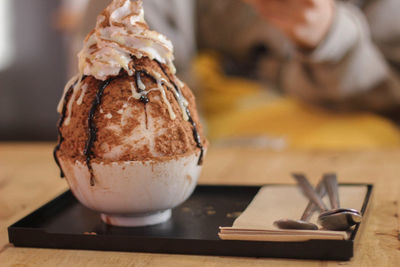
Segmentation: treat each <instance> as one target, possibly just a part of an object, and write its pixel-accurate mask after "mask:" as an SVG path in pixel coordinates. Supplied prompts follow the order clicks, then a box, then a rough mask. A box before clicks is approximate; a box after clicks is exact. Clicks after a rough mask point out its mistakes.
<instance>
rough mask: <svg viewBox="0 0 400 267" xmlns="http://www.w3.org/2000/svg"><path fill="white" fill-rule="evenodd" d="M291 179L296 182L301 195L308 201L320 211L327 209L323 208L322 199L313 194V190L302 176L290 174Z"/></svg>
mask: <svg viewBox="0 0 400 267" xmlns="http://www.w3.org/2000/svg"><path fill="white" fill-rule="evenodd" d="M292 175H293V178H294V179H295V180H296V181H297V184H298V185H299V186H300V188H301V189H302V190H303V193H304V194H305V195H306V196H307V197H308V198H309V199H310V201H312V202H314V204H315V205H317V207H318V208H319V209H320V211H326V210H327V207H326V206H325V204H324V202H322V199H321V198H320V197H319V196H318V194H317V193H316V192H315V190H314V188H313V187H312V185H311V184H310V182H309V181H308V180H307V178H306V177H305V176H304V175H303V174H296V173H295V174H292Z"/></svg>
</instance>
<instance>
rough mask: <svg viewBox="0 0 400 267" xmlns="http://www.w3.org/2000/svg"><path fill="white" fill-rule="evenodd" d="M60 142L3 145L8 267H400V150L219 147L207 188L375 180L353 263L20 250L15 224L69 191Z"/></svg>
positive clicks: (2, 233)
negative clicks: (296, 174) (303, 178)
mask: <svg viewBox="0 0 400 267" xmlns="http://www.w3.org/2000/svg"><path fill="white" fill-rule="evenodd" d="M52 148H53V145H52V144H48V143H18V144H12V143H0V266H100V265H107V266H230V267H234V266H251V267H255V266H269V265H271V266H287V265H291V266H292V265H293V266H334V265H354V266H376V267H378V266H399V264H400V241H399V238H400V236H399V234H400V232H399V231H400V226H399V225H400V221H399V216H398V215H399V213H400V208H399V205H400V204H399V203H400V150H396V151H366V152H341V153H339V152H300V151H291V152H268V151H264V150H254V149H253V150H251V149H243V148H223V147H220V148H216V147H214V148H211V149H210V151H209V153H208V155H207V159H206V163H205V165H204V171H203V173H202V176H201V179H200V183H206V184H246V185H251V184H256V185H259V184H265V183H293V181H292V180H291V178H290V172H292V171H302V172H305V173H307V174H308V175H309V177H310V179H311V180H312V182H314V183H316V181H317V180H318V179H319V178H320V177H321V174H322V173H323V172H327V171H335V172H337V173H338V175H339V181H340V182H355V183H372V184H374V185H375V192H374V195H373V199H372V203H371V204H372V205H371V207H370V210H369V216H368V217H367V219H366V221H365V223H364V226H363V227H362V228H361V232H360V233H361V237H360V239H359V240H357V243H356V247H355V256H354V258H353V259H352V260H351V261H350V262H322V261H303V260H285V259H264V258H235V257H211V256H191V255H167V254H146V253H119V252H98V251H81V250H55V249H32V248H15V247H13V246H12V245H11V244H8V236H7V226H8V225H10V224H11V223H13V222H15V221H16V220H18V219H20V218H22V217H23V216H25V215H26V214H27V213H29V212H31V211H32V210H34V209H36V208H37V207H39V206H41V205H42V204H44V203H46V202H47V201H49V200H50V199H52V198H54V197H55V196H57V195H58V194H60V193H61V192H63V191H64V190H66V189H67V186H66V182H65V181H64V180H62V179H59V178H58V169H57V167H56V165H55V164H54V162H53V159H52V155H51V152H52Z"/></svg>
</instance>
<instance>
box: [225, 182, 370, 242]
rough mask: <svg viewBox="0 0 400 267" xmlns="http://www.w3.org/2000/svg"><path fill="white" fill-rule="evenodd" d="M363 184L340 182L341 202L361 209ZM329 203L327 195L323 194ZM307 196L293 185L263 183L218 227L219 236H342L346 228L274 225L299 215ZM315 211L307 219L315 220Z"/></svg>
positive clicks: (271, 238) (345, 236) (257, 238)
mask: <svg viewBox="0 0 400 267" xmlns="http://www.w3.org/2000/svg"><path fill="white" fill-rule="evenodd" d="M367 191H368V187H367V186H366V185H342V186H339V196H340V202H341V206H342V207H344V208H352V209H356V210H361V207H362V205H363V203H364V199H365V196H366V194H367ZM323 200H324V202H325V203H326V204H327V207H330V204H329V198H328V196H325V197H324V199H323ZM307 204H308V199H307V197H306V196H304V195H303V194H302V192H301V191H300V190H299V189H298V188H297V187H296V186H293V185H268V186H264V187H262V188H261V189H260V190H259V192H258V193H257V195H256V196H255V197H254V199H253V200H252V202H251V203H250V204H249V206H248V207H247V208H246V210H245V211H244V212H243V213H242V214H241V215H240V216H239V217H238V218H237V219H236V220H235V221H234V223H233V225H232V227H220V232H219V234H218V235H219V237H220V238H221V239H227V240H253V241H285V242H289V241H293V242H294V241H306V240H310V239H331V240H332V239H333V240H344V239H348V238H349V233H348V232H345V231H326V230H317V231H312V230H280V229H278V228H277V227H275V226H274V225H273V223H274V221H276V220H279V219H285V218H287V219H296V220H297V219H300V217H301V215H302V213H303V211H304V209H305V207H306V206H307ZM317 219H318V212H315V213H314V215H313V216H312V217H311V219H310V222H313V223H317Z"/></svg>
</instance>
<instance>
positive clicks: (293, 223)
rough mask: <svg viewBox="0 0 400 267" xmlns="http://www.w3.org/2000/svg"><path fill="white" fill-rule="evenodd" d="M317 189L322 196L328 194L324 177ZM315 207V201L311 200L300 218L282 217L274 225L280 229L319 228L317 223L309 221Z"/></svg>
mask: <svg viewBox="0 0 400 267" xmlns="http://www.w3.org/2000/svg"><path fill="white" fill-rule="evenodd" d="M316 191H317V194H318V195H319V196H320V197H321V198H322V197H323V196H324V195H325V194H326V189H325V181H324V180H323V179H322V180H321V181H320V182H319V183H318V185H317V187H316ZM315 208H316V207H315V204H314V202H313V201H310V202H309V203H308V205H307V207H306V209H305V210H304V212H303V215H302V216H301V218H300V220H293V219H280V220H277V221H275V222H274V225H275V226H276V227H278V228H279V229H297V230H318V226H317V225H316V224H315V223H311V222H309V219H310V218H311V216H312V214H313V213H314V211H315Z"/></svg>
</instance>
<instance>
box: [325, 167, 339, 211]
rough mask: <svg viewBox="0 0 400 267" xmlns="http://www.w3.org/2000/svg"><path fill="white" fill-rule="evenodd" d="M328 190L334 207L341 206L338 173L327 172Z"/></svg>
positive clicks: (326, 183)
mask: <svg viewBox="0 0 400 267" xmlns="http://www.w3.org/2000/svg"><path fill="white" fill-rule="evenodd" d="M324 181H325V186H326V191H328V196H329V201H330V202H331V208H332V209H338V208H340V200H339V192H338V182H337V177H336V174H334V173H327V174H325V175H324Z"/></svg>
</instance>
